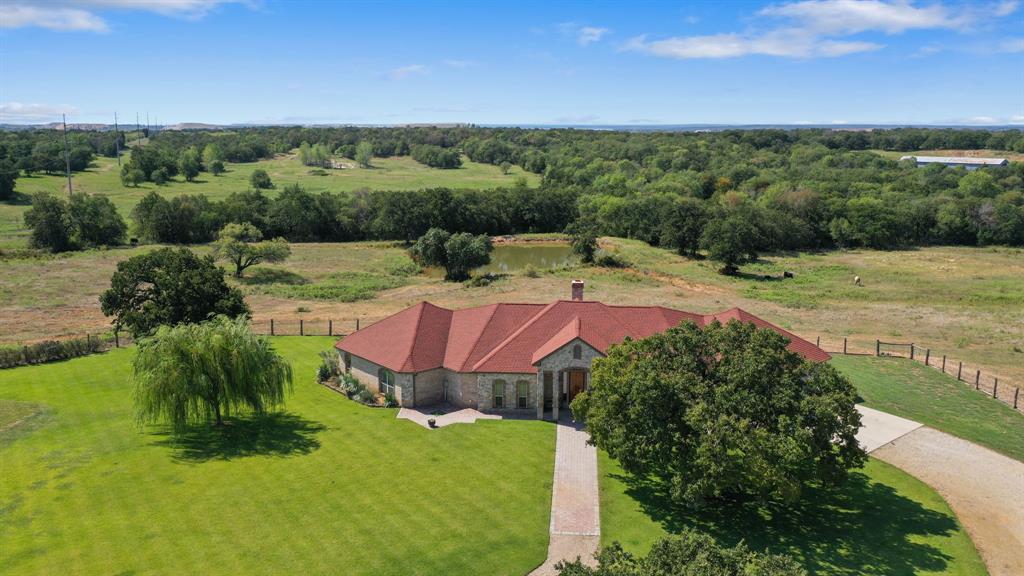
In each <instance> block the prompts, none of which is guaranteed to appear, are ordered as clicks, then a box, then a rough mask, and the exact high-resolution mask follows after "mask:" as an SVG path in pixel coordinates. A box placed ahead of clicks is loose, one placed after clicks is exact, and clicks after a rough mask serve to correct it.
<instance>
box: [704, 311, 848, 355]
mask: <svg viewBox="0 0 1024 576" xmlns="http://www.w3.org/2000/svg"><path fill="white" fill-rule="evenodd" d="M715 320H718V321H719V322H721V323H722V324H727V323H728V322H729V321H730V320H737V321H739V322H750V323H752V324H754V325H755V326H757V327H758V328H768V329H770V330H774V331H776V332H778V333H779V334H781V335H783V336H785V337H786V338H789V346H786V348H787V349H788V350H789V351H790V352H796V353H797V354H799V355H801V356H803V357H804V358H807V359H808V360H812V361H814V362H824V361H826V360H828V359H829V358H831V356H830V355H829V353H828V352H825V351H824V350H822V349H821V348H819V347H817V346H815V345H814V344H812V343H810V342H808V341H807V340H804V339H803V338H801V337H799V336H797V335H795V334H793V333H792V332H789V331H787V330H783V329H782V328H779V327H778V326H776V325H774V324H772V323H770V322H766V321H765V320H762V319H760V318H758V317H757V316H754V315H753V314H751V313H749V312H747V311H746V310H742V309H740V308H730V309H729V310H726V311H725V312H719V313H718V314H707V315H705V316H704V324H703V325H704V326H707V325H708V324H710V323H711V322H714V321H715Z"/></svg>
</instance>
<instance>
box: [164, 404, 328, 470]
mask: <svg viewBox="0 0 1024 576" xmlns="http://www.w3.org/2000/svg"><path fill="white" fill-rule="evenodd" d="M325 429H326V427H325V426H324V425H323V424H320V423H319V422H313V421H311V420H306V419H305V418H302V417H301V416H297V415H295V414H292V413H290V412H275V413H272V414H262V415H253V416H245V417H237V418H231V419H229V420H226V421H225V422H224V425H222V426H210V425H203V426H193V427H191V428H189V429H188V430H186V431H185V432H181V433H179V434H173V433H172V431H171V430H170V429H169V428H165V429H163V430H161V431H160V432H158V433H157V434H158V435H160V436H163V437H164V438H163V439H161V440H159V441H157V442H156V444H157V445H159V446H167V447H169V448H172V449H173V450H174V459H175V460H178V461H181V462H208V461H210V460H233V459H236V458H245V457H247V456H282V457H283V456H294V455H300V454H309V453H311V452H313V451H314V450H316V449H317V448H319V447H320V441H319V440H317V439H316V435H317V434H319V433H320V432H322V431H324V430H325Z"/></svg>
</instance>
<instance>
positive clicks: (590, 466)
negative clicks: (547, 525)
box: [531, 419, 601, 576]
mask: <svg viewBox="0 0 1024 576" xmlns="http://www.w3.org/2000/svg"><path fill="white" fill-rule="evenodd" d="M588 438H589V436H588V435H587V433H586V432H585V431H583V426H582V425H581V424H578V423H575V422H572V421H571V420H568V419H562V420H560V421H559V422H558V432H557V439H556V441H555V478H554V485H553V487H552V490H551V529H550V532H551V537H550V538H551V539H550V542H549V543H548V559H547V560H546V561H545V562H544V564H543V565H541V566H540V567H539V568H537V569H536V570H534V571H533V572H532V573H531V574H532V575H533V576H548V575H553V574H556V572H555V564H556V563H558V562H559V561H561V560H575V559H576V558H577V557H579V558H580V559H581V560H583V561H584V562H586V563H587V564H591V565H592V564H593V561H594V553H595V552H597V548H598V546H599V545H600V543H601V515H600V510H599V506H600V504H599V502H600V499H599V494H598V485H597V449H596V448H594V447H593V446H590V445H588V444H587V439H588Z"/></svg>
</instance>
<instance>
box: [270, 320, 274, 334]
mask: <svg viewBox="0 0 1024 576" xmlns="http://www.w3.org/2000/svg"><path fill="white" fill-rule="evenodd" d="M270 335H271V336H273V335H274V319H273V318H271V319H270Z"/></svg>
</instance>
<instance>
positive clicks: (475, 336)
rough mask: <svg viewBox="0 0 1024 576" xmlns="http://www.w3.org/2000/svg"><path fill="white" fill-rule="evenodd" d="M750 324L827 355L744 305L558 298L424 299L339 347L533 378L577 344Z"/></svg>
mask: <svg viewBox="0 0 1024 576" xmlns="http://www.w3.org/2000/svg"><path fill="white" fill-rule="evenodd" d="M715 320H718V321H720V322H722V323H726V322H728V321H729V320H738V321H740V322H752V323H753V324H755V325H757V326H758V327H760V328H769V329H771V330H774V331H776V332H778V333H779V334H782V335H783V336H785V337H786V338H788V339H789V342H790V343H789V346H788V348H789V349H790V350H792V351H793V352H796V353H798V354H801V355H802V356H804V357H805V358H807V359H809V360H813V361H815V362H822V361H825V360H828V359H829V355H828V353H827V352H825V351H824V350H822V349H821V348H819V347H817V346H815V345H814V344H812V343H810V342H808V341H806V340H804V339H802V338H800V337H799V336H796V335H794V334H792V333H790V332H787V331H786V330H783V329H782V328H779V327H778V326H775V325H774V324H771V323H769V322H766V321H764V320H762V319H760V318H758V317H756V316H754V315H753V314H749V313H747V312H745V311H743V310H740V309H739V308H733V309H731V310H726V311H725V312H720V313H718V314H707V315H703V316H702V315H700V314H693V313H691V312H683V311H681V310H673V309H671V308H664V307H661V306H609V305H607V304H602V303H600V302H589V301H578V300H559V301H556V302H552V303H551V304H548V305H546V306H545V305H543V304H489V305H487V306H478V307H475V308H466V309H462V310H448V309H445V308H440V307H438V306H434V305H433V304H430V303H427V302H421V303H419V304H417V305H415V306H413V307H411V308H406V309H405V310H402V311H401V312H398V313H397V314H394V315H392V316H389V317H387V318H385V319H383V320H381V321H379V322H376V323H374V324H371V325H370V326H367V327H365V328H363V329H362V330H359V331H357V332H353V333H352V334H349V335H348V336H345V337H344V338H342V339H341V340H339V341H338V343H337V344H336V345H335V346H336V347H337V348H338V349H339V350H344V351H346V352H349V353H351V354H353V355H355V356H359V357H361V358H365V359H367V360H370V361H371V362H374V363H376V364H379V365H381V366H384V367H386V368H390V369H391V370H394V371H396V372H421V371H423V370H432V369H435V368H442V367H443V368H448V369H450V370H453V371H455V372H512V373H533V372H536V371H537V368H536V366H535V364H536V363H537V362H539V361H540V360H542V359H543V358H545V357H546V356H548V355H549V354H551V353H553V352H555V351H557V350H558V349H560V348H561V347H563V346H565V345H566V344H568V343H569V342H572V341H573V340H576V339H579V340H582V341H583V342H586V343H587V344H588V345H590V346H592V347H593V348H594V349H595V350H597V351H598V352H601V353H602V354H603V353H605V352H606V351H607V350H608V348H609V347H610V346H612V345H613V344H617V343H619V342H621V341H622V340H623V339H624V338H625V337H626V336H629V337H631V338H634V339H636V338H645V337H647V336H651V335H653V334H657V333H659V332H663V331H665V330H668V329H669V328H671V327H673V326H678V325H679V324H680V323H681V322H683V321H691V322H694V323H695V324H697V325H698V326H706V325H707V324H709V323H711V322H713V321H715Z"/></svg>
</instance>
